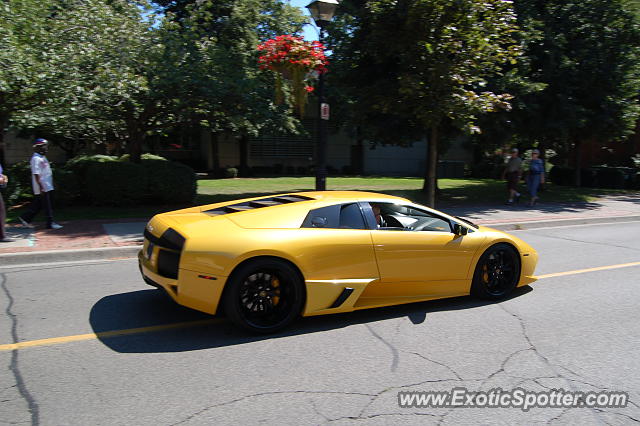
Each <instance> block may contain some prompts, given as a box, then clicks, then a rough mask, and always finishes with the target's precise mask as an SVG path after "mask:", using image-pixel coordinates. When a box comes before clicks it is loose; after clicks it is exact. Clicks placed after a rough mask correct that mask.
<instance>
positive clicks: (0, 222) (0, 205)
mask: <svg viewBox="0 0 640 426" xmlns="http://www.w3.org/2000/svg"><path fill="white" fill-rule="evenodd" d="M2 173H3V171H2V164H0V189H2V188H5V187H6V186H7V183H8V182H9V178H8V177H7V176H6V175H3V174H2ZM6 219H7V211H6V209H5V207H4V200H3V199H2V193H1V192H0V243H5V242H10V241H11V240H10V239H8V238H7V234H5V230H4V221H5V220H6Z"/></svg>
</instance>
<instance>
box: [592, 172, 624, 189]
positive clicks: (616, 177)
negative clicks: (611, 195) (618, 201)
mask: <svg viewBox="0 0 640 426" xmlns="http://www.w3.org/2000/svg"><path fill="white" fill-rule="evenodd" d="M596 179H597V181H598V187H600V188H612V189H622V188H624V186H625V174H624V172H623V171H622V170H620V169H617V168H614V167H599V168H597V169H596Z"/></svg>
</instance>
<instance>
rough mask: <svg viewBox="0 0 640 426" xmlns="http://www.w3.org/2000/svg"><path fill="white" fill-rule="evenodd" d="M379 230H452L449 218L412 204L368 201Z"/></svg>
mask: <svg viewBox="0 0 640 426" xmlns="http://www.w3.org/2000/svg"><path fill="white" fill-rule="evenodd" d="M369 204H370V206H371V208H370V210H371V213H372V214H373V216H374V217H375V220H376V222H375V223H376V228H377V229H380V230H389V231H392V230H395V231H397V230H403V231H432V232H452V227H451V223H450V222H449V220H447V219H445V218H442V217H440V216H438V215H436V214H433V213H430V212H428V211H425V210H420V209H417V208H414V207H412V206H406V205H401V204H393V203H377V202H372V203H369Z"/></svg>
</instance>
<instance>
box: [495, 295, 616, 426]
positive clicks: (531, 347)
mask: <svg viewBox="0 0 640 426" xmlns="http://www.w3.org/2000/svg"><path fill="white" fill-rule="evenodd" d="M497 306H498V307H499V308H500V309H502V310H503V311H504V312H506V313H507V314H509V315H511V316H512V317H513V318H515V319H516V320H518V323H519V324H520V328H521V331H522V335H523V337H524V339H525V340H526V342H527V344H529V348H527V349H526V350H532V351H533V352H534V353H535V354H536V355H537V356H538V357H539V358H540V359H541V360H542V361H543V362H544V363H545V364H546V365H547V366H548V367H549V368H550V369H551V371H552V372H553V373H554V374H555V375H556V377H553V378H558V379H562V380H564V381H565V382H566V383H567V385H568V386H569V387H570V388H571V390H572V391H574V392H576V391H577V389H576V388H575V386H573V383H572V382H574V381H575V380H572V379H570V378H568V377H565V376H563V375H562V374H560V372H558V371H557V369H556V368H555V367H556V366H559V365H558V364H554V363H552V362H551V361H549V359H548V358H547V357H546V356H544V355H542V354H541V353H540V351H539V350H538V348H537V347H536V346H535V345H534V344H533V342H532V341H531V337H530V336H529V333H528V331H527V325H526V322H525V320H524V319H523V318H522V317H521V316H520V315H518V314H516V313H515V312H511V311H510V310H508V309H507V308H506V307H505V306H504V305H503V304H502V303H498V304H497ZM517 352H518V351H517ZM559 367H561V368H563V369H564V370H566V371H571V370H570V369H568V368H566V367H562V366H559ZM571 374H573V375H576V376H578V377H580V378H583V377H582V376H580V375H578V374H576V373H573V372H572V373H571ZM539 378H543V377H535V378H534V379H539ZM589 412H590V413H591V414H592V415H593V417H594V419H595V420H596V421H597V422H598V423H603V421H602V419H601V418H600V417H599V416H598V415H597V414H596V413H599V412H604V410H596V409H595V408H591V409H590V410H589Z"/></svg>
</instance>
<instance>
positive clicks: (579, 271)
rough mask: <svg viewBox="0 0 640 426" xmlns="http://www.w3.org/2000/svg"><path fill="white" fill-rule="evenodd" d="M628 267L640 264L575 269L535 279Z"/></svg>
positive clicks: (539, 276) (639, 263) (639, 264)
mask: <svg viewBox="0 0 640 426" xmlns="http://www.w3.org/2000/svg"><path fill="white" fill-rule="evenodd" d="M630 266H640V262H631V263H621V264H618V265H609V266H598V267H597V268H587V269H577V270H575V271H567V272H556V273H553V274H545V275H538V276H537V277H536V278H538V279H539V280H541V279H543V278H552V277H562V276H564V275H577V274H584V273H586V272H595V271H605V270H607V269H618V268H628V267H630Z"/></svg>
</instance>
